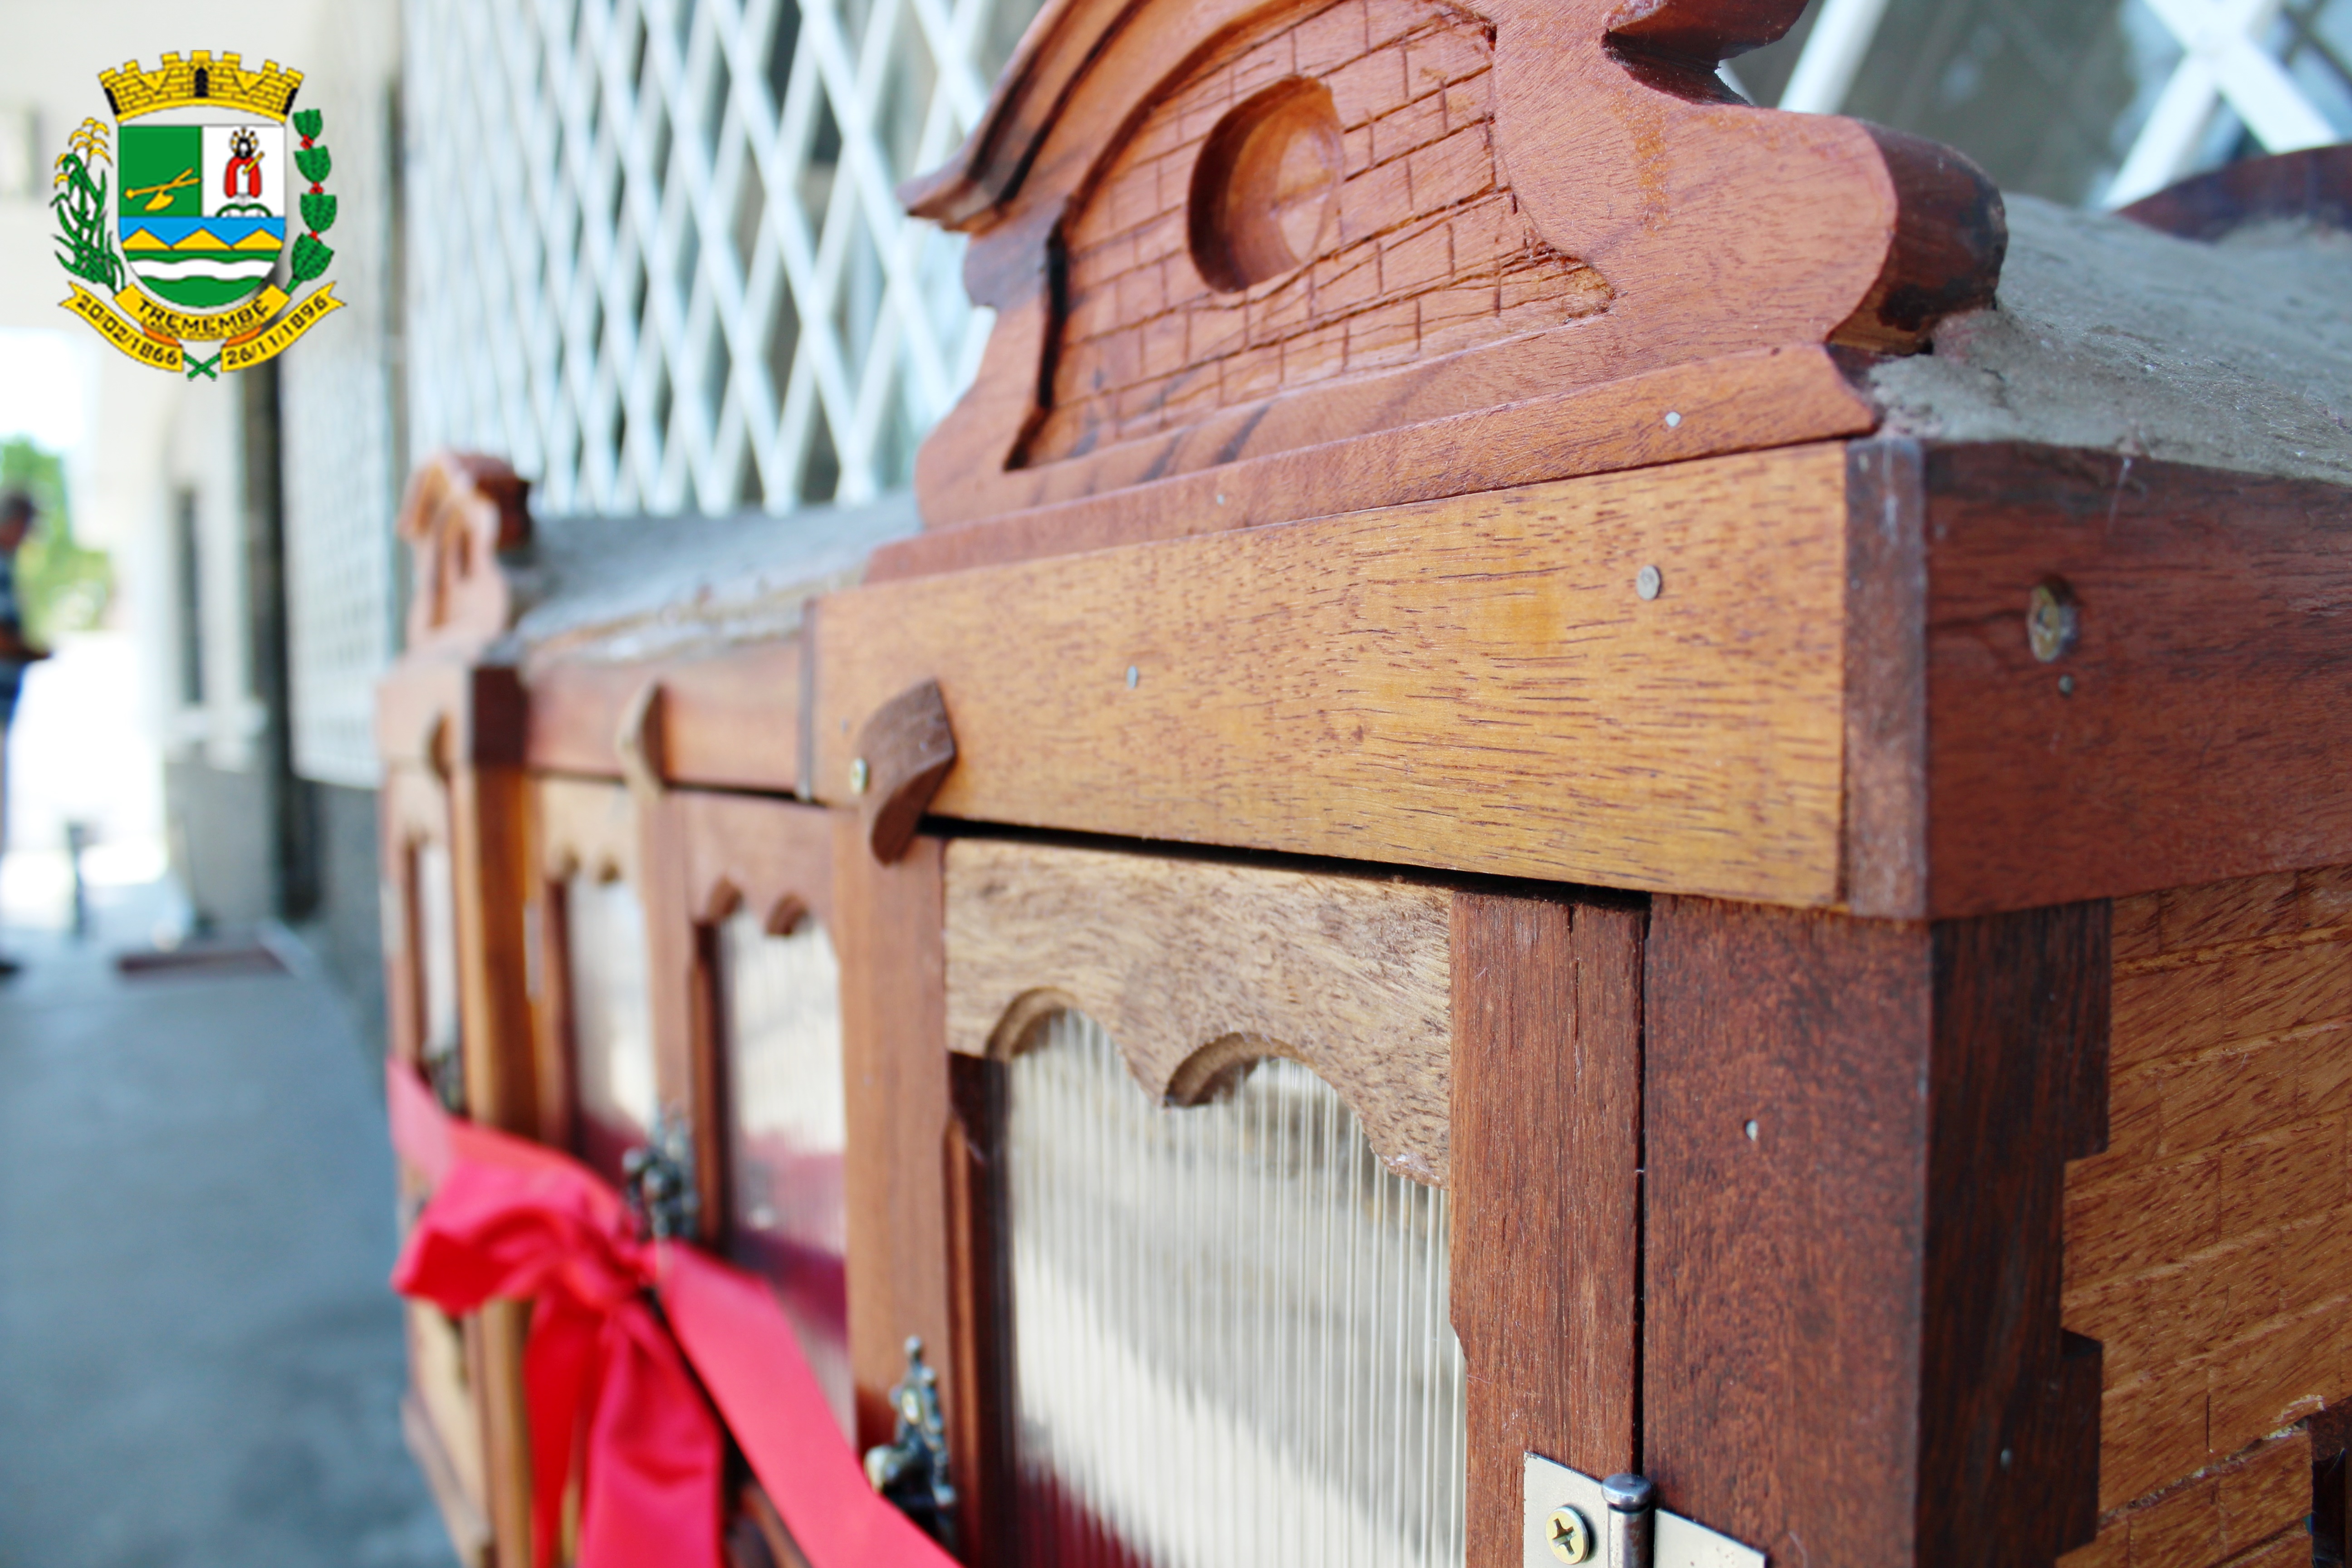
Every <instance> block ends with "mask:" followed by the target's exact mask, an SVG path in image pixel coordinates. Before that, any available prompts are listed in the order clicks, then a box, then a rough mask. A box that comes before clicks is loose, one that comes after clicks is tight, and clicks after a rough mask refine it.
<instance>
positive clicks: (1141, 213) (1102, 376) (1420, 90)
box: [883, 0, 2006, 572]
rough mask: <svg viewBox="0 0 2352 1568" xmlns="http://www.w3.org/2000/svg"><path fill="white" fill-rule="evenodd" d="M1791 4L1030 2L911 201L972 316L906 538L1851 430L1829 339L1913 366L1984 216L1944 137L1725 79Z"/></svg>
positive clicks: (1191, 519) (1268, 511) (1424, 486)
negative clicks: (969, 354)
mask: <svg viewBox="0 0 2352 1568" xmlns="http://www.w3.org/2000/svg"><path fill="white" fill-rule="evenodd" d="M1801 9H1802V0H1458V3H1454V4H1443V3H1440V0H1292V3H1290V4H1277V5H1270V6H1269V5H1264V4H1263V3H1262V0H1049V3H1048V4H1047V5H1046V7H1045V10H1044V11H1043V12H1042V13H1040V15H1039V16H1038V18H1037V20H1036V21H1035V22H1034V24H1033V25H1032V26H1031V28H1030V31H1029V33H1028V35H1027V36H1026V37H1025V38H1024V40H1023V44H1022V47H1021V49H1020V51H1019V53H1018V55H1017V56H1016V58H1015V59H1014V61H1013V65H1012V66H1011V68H1009V69H1008V70H1007V72H1006V74H1005V76H1004V78H1003V80H1002V82H1000V84H999V87H998V90H997V94H996V97H995V99H994V100H992V104H991V107H990V110H989V112H988V114H987V116H986V117H985V118H984V120H983V121H982V124H981V125H980V126H979V128H978V129H977V130H976V131H975V132H974V133H973V135H972V138H971V141H970V142H968V143H967V145H966V146H965V147H964V148H963V150H962V151H961V153H959V154H958V155H957V157H956V158H955V160H954V161H952V162H951V163H950V164H949V165H948V166H947V167H946V168H944V169H942V170H940V172H939V173H937V174H933V175H931V176H929V177H927V178H926V179H924V180H920V181H917V182H914V183H912V184H909V185H908V187H907V188H906V189H905V190H904V191H903V192H902V193H901V194H902V195H903V196H905V197H906V199H907V200H908V205H909V206H910V208H911V210H913V211H915V212H916V213H918V214H919V215H921V216H927V217H931V218H935V219H938V220H939V221H940V222H942V223H945V224H947V225H948V226H950V227H955V228H961V229H965V230H968V231H970V232H971V233H972V235H973V237H974V238H973V243H972V246H971V251H970V253H969V258H968V261H967V266H966V280H967V283H968V285H969V287H970V289H971V294H972V297H973V298H974V299H975V300H978V301H979V302H981V303H982V304H986V305H990V306H992V307H994V308H995V309H996V310H997V311H998V318H997V324H996V327H995V331H994V333H993V336H992V338H991V340H990V342H989V347H988V351H987V355H986V359H985V362H984V363H983V367H982V372H981V374H980V378H979V380H978V382H977V383H976V384H974V386H973V387H972V389H971V392H970V393H969V394H967V395H966V396H965V398H964V400H963V402H962V403H961V405H959V406H958V407H957V409H956V410H955V412H954V413H953V414H952V415H950V417H949V418H948V420H947V421H946V422H945V423H944V424H942V425H941V426H940V428H939V430H938V431H937V432H936V433H935V434H934V435H933V436H932V437H931V438H930V440H929V441H928V442H927V443H926V444H925V446H924V448H923V451H922V455H921V458H920V461H919V469H918V491H919V496H920V500H921V502H922V508H923V514H924V517H925V519H926V520H927V521H929V523H930V524H931V525H933V526H934V527H935V528H936V527H938V526H940V525H942V524H950V523H958V522H968V521H977V520H980V519H985V518H991V517H995V516H999V515H1002V514H1004V513H1009V512H1013V511H1018V510H1024V509H1037V508H1045V507H1055V506H1067V505H1070V504H1073V503H1076V502H1078V501H1081V500H1085V499H1087V498H1101V497H1105V496H1107V495H1108V494H1109V493H1110V492H1115V491H1117V492H1126V493H1125V495H1124V497H1123V500H1122V501H1121V503H1120V504H1121V505H1122V506H1124V507H1125V508H1126V510H1127V511H1128V512H1129V513H1130V514H1133V515H1132V516H1131V517H1130V520H1129V525H1130V526H1129V531H1130V532H1133V533H1136V534H1138V535H1139V536H1149V535H1151V534H1155V533H1166V532H1171V531H1198V530H1199V529H1200V528H1202V527H1212V526H1214V527H1233V526H1240V525H1242V524H1244V523H1245V522H1262V521H1276V520H1278V519H1281V518H1284V517H1287V516H1296V515H1300V514H1299V513H1297V512H1295V511H1289V510H1285V509H1286V494H1287V493H1288V492H1289V491H1290V490H1292V489H1296V488H1297V486H1296V485H1295V483H1294V482H1293V481H1294V480H1295V479H1296V478H1297V464H1295V463H1294V464H1291V465H1289V466H1288V467H1286V466H1285V465H1284V464H1283V463H1282V462H1280V461H1279V460H1278V459H1279V458H1281V456H1282V455H1283V454H1287V453H1298V454H1305V453H1307V452H1308V451H1310V450H1311V451H1312V452H1313V453H1314V454H1315V458H1314V460H1315V462H1316V463H1317V465H1318V468H1320V469H1321V470H1323V471H1325V472H1327V473H1328V472H1329V471H1331V470H1333V469H1334V468H1337V469H1339V470H1344V471H1349V472H1351V473H1352V474H1354V476H1355V477H1354V479H1353V490H1352V492H1351V493H1350V494H1349V496H1348V497H1347V498H1346V504H1347V506H1348V507H1349V508H1353V507H1366V506H1376V505H1381V504H1386V503H1388V502H1391V501H1397V500H1416V499H1429V498H1431V497H1433V496H1436V495H1443V494H1453V493H1459V490H1460V489H1464V488H1471V489H1475V488H1483V486H1484V484H1485V483H1488V482H1495V481H1494V480H1493V479H1492V478H1491V476H1490V475H1487V473H1486V469H1487V468H1490V467H1491V465H1482V464H1478V463H1475V462H1474V463H1472V464H1470V465H1469V471H1468V473H1467V474H1465V475H1461V476H1456V475H1454V474H1453V473H1452V472H1451V469H1452V467H1453V465H1452V464H1451V463H1450V462H1449V461H1448V460H1447V459H1446V458H1444V456H1443V452H1444V450H1446V449H1450V448H1453V447H1465V446H1466V447H1471V448H1474V449H1475V447H1478V446H1479V445H1480V444H1481V443H1482V441H1492V442H1495V443H1498V444H1502V445H1507V446H1510V447H1515V448H1524V449H1525V450H1524V451H1523V452H1522V453H1521V456H1520V458H1519V467H1520V468H1524V469H1526V470H1528V471H1525V472H1515V474H1514V476H1513V477H1512V478H1510V479H1507V480H1504V481H1501V482H1511V483H1520V482H1527V481H1528V480H1532V479H1545V478H1559V477H1565V476H1567V475H1569V474H1574V473H1589V472H1594V471H1598V470H1600V469H1602V468H1611V467H1632V466H1636V465H1639V464H1646V463H1654V462H1659V461H1665V460H1671V459H1675V458H1691V457H1698V456H1706V455H1710V454H1714V453H1720V452H1725V451H1731V450H1739V449H1748V448H1752V447H1758V446H1769V445H1780V444H1787V443H1793V442H1797V441H1802V440H1809V439H1816V438H1822V437H1836V436H1844V435H1852V434H1856V433H1859V432H1861V431H1864V430H1867V429H1869V428H1871V427H1872V426H1873V425H1874V423H1875V417H1876V416H1875V413H1874V410H1873V409H1872V408H1871V407H1870V406H1869V405H1867V404H1866V403H1865V402H1864V400H1863V399H1862V397H1861V396H1860V395H1859V394H1858V393H1856V392H1855V391H1854V390H1853V388H1852V387H1851V386H1850V385H1849V384H1848V383H1847V382H1846V381H1845V379H1844V378H1843V374H1841V373H1840V371H1839V370H1838V368H1837V366H1836V365H1835V364H1834V363H1832V360H1831V359H1830V358H1829V355H1828V351H1827V345H1830V344H1833V343H1834V344H1839V345H1843V346H1846V347H1849V348H1853V349H1859V350H1864V351H1870V352H1874V353H1907V352H1911V351H1913V350H1915V349H1916V348H1917V347H1919V346H1920V345H1921V344H1922V342H1924V341H1925V337H1926V334H1927V331H1929V329H1930V328H1932V327H1933V326H1934V324H1935V322H1936V321H1937V320H1938V319H1939V318H1941V317H1942V316H1945V315H1947V314H1949V313H1951V312H1954V311H1957V310H1967V309H1970V308H1973V307H1976V306H1979V305H1983V304H1986V303H1988V302H1990V300H1991V298H1992V293H1993V288H1994V285H1995V283H1996V282H1997V280H1998V279H1999V276H2000V261H2001V257H2002V253H2003V250H2004V249H2005V247H2006V227H2005V224H2004V221H2003V218H2002V213H2001V205H2000V196H1999V195H1998V193H1996V192H1995V190H1994V189H1993V187H1992V185H1991V184H1990V181H1989V180H1987V179H1986V178H1985V176H1984V175H1983V174H1982V173H1981V172H1979V170H1978V169H1977V168H1976V167H1975V166H1974V165H1973V164H1971V163H1969V162H1968V161H1967V160H1966V159H1965V158H1962V157H1961V156H1960V155H1959V154H1958V153H1954V152H1952V151H1950V150H1949V149H1948V148H1944V147H1941V146H1937V145H1936V144H1933V143H1930V142H1923V141H1920V140H1917V139H1916V138H1912V137H1907V136H1904V135H1901V134H1899V133H1896V132H1888V131H1885V130H1881V129H1879V128H1876V127H1873V126H1868V125H1864V124H1862V123H1861V122H1859V121H1851V120H1843V119H1838V118H1834V117H1830V116H1820V115H1798V114H1784V113H1781V112H1779V111H1777V110H1763V109H1758V108H1755V107H1753V106H1751V105H1748V104H1747V103H1744V102H1741V101H1739V100H1737V99H1736V98H1735V97H1734V96H1733V95H1732V94H1731V92H1730V90H1729V89H1727V88H1726V87H1724V86H1723V84H1722V83H1721V82H1720V80H1719V79H1717V76H1716V68H1717V64H1718V63H1719V62H1720V61H1722V60H1723V59H1725V58H1728V57H1730V56H1733V55H1737V54H1738V53H1740V52H1742V51H1744V50H1746V49H1749V48H1753V47H1757V46H1758V45H1759V44H1762V43H1766V42H1769V41H1770V40H1772V39H1773V38H1776V37H1780V35H1781V34H1782V33H1783V32H1785V31H1786V30H1787V28H1788V27H1789V26H1790V24H1791V23H1792V22H1794V20H1795V19H1796V17H1797V16H1798V14H1799V13H1800V11H1801ZM1726 376H1731V377H1733V378H1735V379H1738V380H1739V381H1740V382H1741V383H1742V385H1743V394H1742V395H1741V396H1740V397H1738V398H1737V399H1734V400H1730V405H1729V406H1725V405H1724V403H1725V400H1722V399H1719V398H1711V397H1710V396H1709V395H1708V394H1709V392H1710V391H1711V390H1712V389H1714V388H1716V387H1717V384H1719V383H1720V382H1721V381H1722V380H1723V379H1724V378H1725V377H1726ZM1759 376H1760V377H1761V379H1762V381H1763V382H1764V383H1765V384H1764V385H1763V386H1761V387H1760V388H1759V387H1758V386H1757V385H1755V384H1754V383H1755V381H1756V379H1757V378H1758V377H1759ZM1466 416H1492V422H1493V423H1494V426H1495V428H1494V429H1493V430H1492V431H1482V430H1481V429H1480V428H1479V427H1478V426H1477V425H1476V424H1475V422H1474V423H1473V424H1472V425H1470V426H1467V427H1455V428H1452V429H1449V430H1448V432H1447V439H1446V442H1445V443H1444V444H1443V445H1442V446H1440V447H1437V448H1435V449H1434V450H1433V448H1432V447H1431V445H1430V443H1428V442H1426V441H1415V440H1413V439H1412V438H1411V437H1409V435H1408V433H1409V432H1411V431H1412V430H1413V429H1414V428H1415V427H1424V426H1432V425H1433V424H1435V423H1437V422H1440V421H1458V420H1462V419H1465V417H1466ZM1302 460H1303V459H1302ZM1212 473H1213V474H1214V476H1215V478H1214V479H1213V484H1211V483H1207V482H1202V483H1194V482H1189V481H1191V480H1193V479H1201V480H1204V481H1205V480H1207V479H1208V477H1209V476H1210V475H1211V474H1212ZM1449 487H1454V488H1449ZM1325 488H1326V489H1328V485H1327V486H1326V487H1325ZM1155 496H1160V497H1172V498H1177V499H1172V500H1167V501H1166V504H1165V505H1162V503H1161V500H1156V499H1154V498H1155ZM1324 499H1325V501H1326V503H1327V504H1328V496H1327V497H1325V498H1324ZM1106 504H1108V503H1106ZM1171 507H1173V508H1177V509H1178V510H1181V512H1182V513H1183V515H1182V516H1181V517H1179V516H1176V515H1173V514H1171V513H1170V512H1169V510H1168V509H1169V508H1171ZM1097 531H1099V530H1098V529H1097ZM884 556H885V561H884V563H883V569H884V570H885V571H886V572H887V571H889V570H893V569H896V570H909V569H915V564H914V563H920V562H922V561H924V560H925V559H927V546H926V543H925V541H923V540H922V539H916V540H912V541H907V542H901V543H900V544H898V545H897V546H894V547H892V549H890V550H887V551H886V552H884ZM966 558H969V552H967V554H966Z"/></svg>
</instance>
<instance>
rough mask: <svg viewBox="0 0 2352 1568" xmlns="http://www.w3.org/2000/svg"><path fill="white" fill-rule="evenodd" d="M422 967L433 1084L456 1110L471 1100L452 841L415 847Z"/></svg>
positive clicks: (428, 1062)
mask: <svg viewBox="0 0 2352 1568" xmlns="http://www.w3.org/2000/svg"><path fill="white" fill-rule="evenodd" d="M415 879H416V947H417V952H416V967H417V969H418V971H419V972H420V974H421V977H422V980H423V982H424V987H423V988H424V992H425V1042H424V1047H425V1068H426V1069H427V1070H428V1071H429V1072H431V1074H432V1075H433V1087H434V1089H436V1091H437V1092H438V1093H439V1094H440V1096H441V1099H442V1100H443V1102H444V1103H445V1104H446V1105H447V1106H448V1107H449V1108H450V1109H451V1110H464V1109H465V1105H466V1075H465V1068H464V1066H463V1057H462V1054H461V1052H460V1050H459V1047H460V1046H461V1045H462V1044H463V1043H464V1037H465V1030H464V1025H463V1023H462V1022H461V1020H460V1018H459V1016H458V1012H457V882H456V880H455V879H454V878H453V877H452V875H451V872H450V867H449V851H448V848H447V847H446V846H444V845H440V844H435V843H433V842H431V841H429V840H428V841H426V842H425V843H422V844H419V845H418V846H417V847H416V851H415Z"/></svg>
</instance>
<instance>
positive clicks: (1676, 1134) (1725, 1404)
mask: <svg viewBox="0 0 2352 1568" xmlns="http://www.w3.org/2000/svg"><path fill="white" fill-rule="evenodd" d="M2107 921H2108V915H2107V910H2106V908H2105V906H2104V905H2101V904H2085V905H2077V906H2072V907H2068V908H2063V909H2054V910H2032V911H2028V912H2025V913H2022V914H2014V915H2005V916H2000V917H1994V918H1989V919H1984V920H1977V921H1952V922H1945V923H1943V924H1940V925H1935V926H1930V925H1927V924H1922V923H1916V922H1895V921H1862V920H1855V919H1853V918H1851V917H1847V916H1843V915H1838V914H1831V913H1811V912H1800V911H1793V910H1773V909H1767V908H1763V907H1760V906H1752V905H1750V906H1742V905H1734V904H1725V903H1717V902H1712V901H1707V900H1691V899H1674V898H1665V899H1659V900H1655V902H1654V906H1653V912H1652V917H1651V927H1650V942H1649V950H1648V973H1647V1035H1646V1052H1645V1058H1644V1064H1645V1065H1644V1071H1645V1078H1646V1087H1645V1094H1644V1106H1645V1110H1646V1117H1645V1129H1646V1145H1645V1163H1646V1168H1647V1172H1648V1185H1649V1196H1648V1206H1647V1214H1646V1218H1645V1226H1644V1237H1645V1243H1644V1245H1645V1257H1644V1259H1643V1271H1644V1278H1645V1281H1646V1287H1647V1294H1646V1317H1645V1322H1644V1337H1643V1468H1644V1469H1645V1471H1646V1473H1648V1474H1649V1475H1650V1476H1651V1477H1652V1478H1653V1479H1655V1480H1656V1481H1657V1482H1658V1485H1659V1488H1660V1502H1661V1504H1662V1506H1664V1507H1666V1508H1669V1509H1672V1510H1675V1511H1676V1512H1678V1513H1684V1514H1687V1515H1690V1516H1692V1517H1694V1518H1696V1519H1697V1520H1699V1521H1701V1522H1703V1523H1705V1524H1707V1525H1709V1526H1712V1527H1713V1528H1716V1529H1718V1530H1722V1531H1727V1532H1728V1533H1730V1534H1732V1535H1734V1536H1736V1537H1738V1538H1739V1539H1740V1540H1743V1541H1745V1542H1748V1543H1749V1544H1751V1545H1754V1546H1757V1547H1759V1548H1761V1549H1763V1550H1765V1551H1767V1552H1769V1553H1770V1555H1771V1557H1772V1559H1773V1561H1775V1562H1776V1563H1779V1562H1786V1563H1918V1564H1927V1563H1935V1564H1939V1565H1942V1564H1951V1565H1955V1568H1957V1565H1960V1564H1992V1563H2002V1564H2009V1563H2021V1564H2046V1563H2050V1562H2052V1561H2053V1559H2054V1558H2055V1557H2056V1556H2057V1555H2058V1554H2059V1553H2060V1552H2063V1551H2064V1550H2066V1549H2068V1548H2070V1547H2072V1546H2074V1545H2077V1544H2080V1543H2082V1542H2086V1541H2088V1540H2089V1539H2090V1534H2091V1531H2092V1528H2093V1527H2094V1526H2095V1522H2096V1521H2095V1510H2096V1498H2097V1441H2098V1416H2097V1391H2098V1374H2097V1361H2096V1358H2095V1354H2087V1353H2084V1352H2086V1350H2087V1346H2086V1345H2085V1343H2084V1342H2080V1341H2076V1340H2073V1339H2071V1338H2070V1336H2068V1335H2066V1334H2065V1333H2064V1331H2063V1329H2062V1327H2061V1325H2060V1321H2059V1292H2060V1289H2061V1286H2062V1283H2063V1228H2062V1225H2063V1220H2062V1215H2063V1207H2062V1204H2063V1182H2064V1166H2065V1162H2066V1161H2067V1160H2068V1159H2070V1158H2074V1157H2077V1156H2079V1155H2082V1154H2084V1153H2087V1152H2091V1150H2092V1148H2094V1147H2095V1145H2096V1143H2097V1142H2098V1140H2099V1138H2100V1136H2101V1129H2102V1127H2103V1124H2104V1121H2105V1110H2104V1083H2105V1077H2104V1068H2105V1010H2106V992H2107V986H2108V973H2107V969H2108V962H2107V941H2108V938H2107ZM1750 1124H1753V1126H1754V1128H1755V1131H1754V1132H1753V1134H1752V1135H1751V1134H1750V1132H1749V1131H1748V1127H1749V1125H1750ZM2003 1454H2007V1455H2008V1463H2007V1464H2006V1465H2004V1464H2003V1463H2002V1456H2003Z"/></svg>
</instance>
